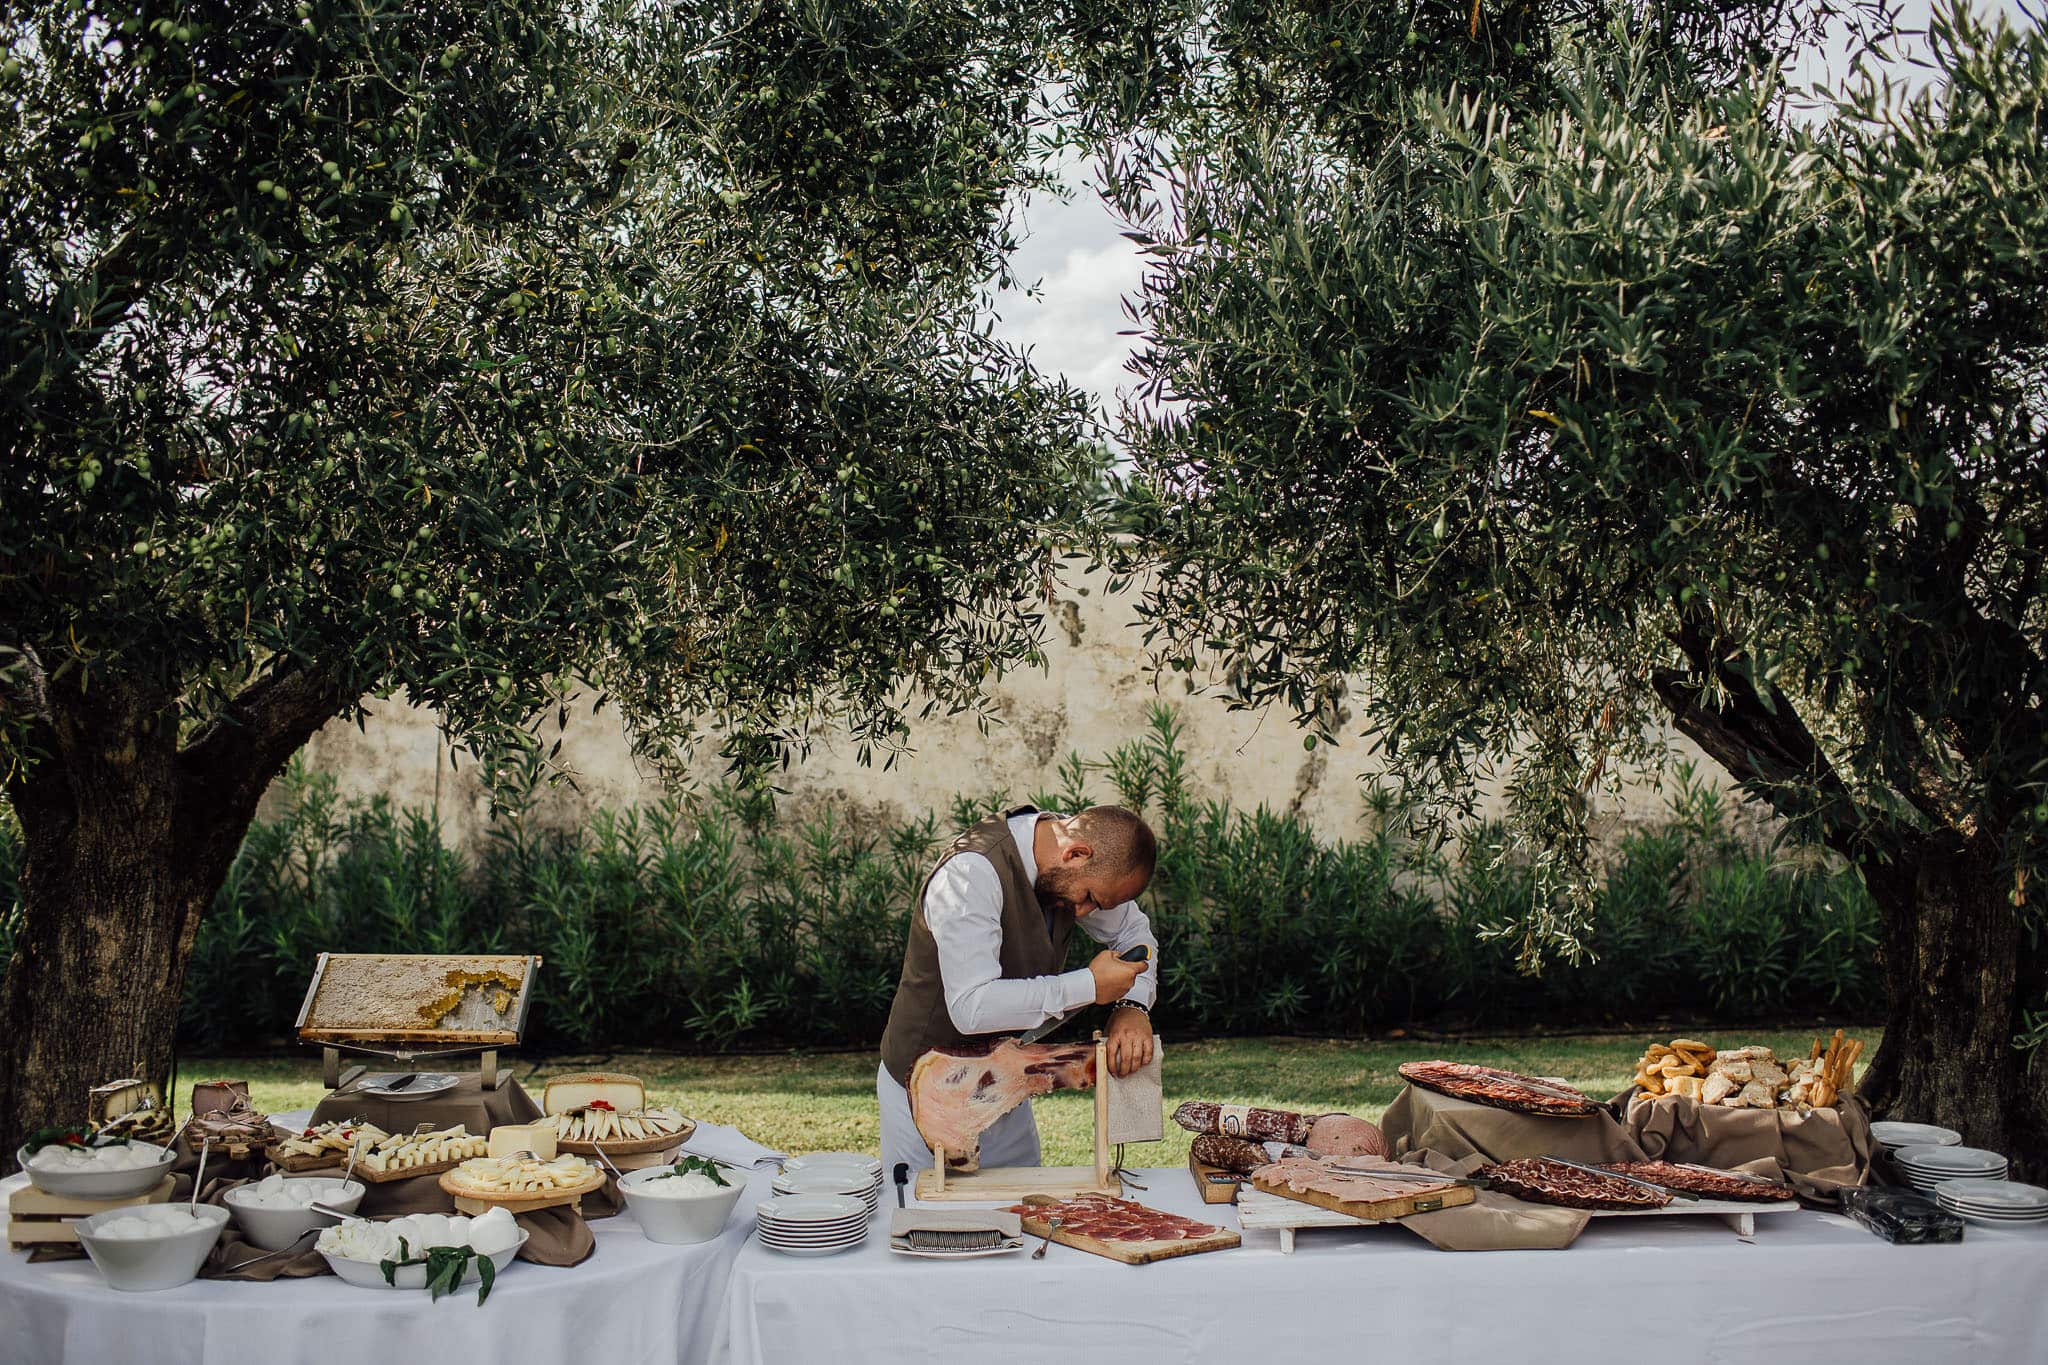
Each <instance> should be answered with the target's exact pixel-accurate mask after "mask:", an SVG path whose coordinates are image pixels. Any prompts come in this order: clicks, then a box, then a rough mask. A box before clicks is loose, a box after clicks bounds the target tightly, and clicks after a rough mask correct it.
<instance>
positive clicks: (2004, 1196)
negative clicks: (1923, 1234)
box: [1934, 1180, 2048, 1224]
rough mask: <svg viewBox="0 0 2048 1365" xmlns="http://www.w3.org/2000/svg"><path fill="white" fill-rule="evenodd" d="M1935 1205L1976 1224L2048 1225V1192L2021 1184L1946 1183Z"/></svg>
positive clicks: (1937, 1190) (1936, 1195) (1936, 1192)
mask: <svg viewBox="0 0 2048 1365" xmlns="http://www.w3.org/2000/svg"><path fill="white" fill-rule="evenodd" d="M1934 1202H1935V1203H1937V1204H1939V1205H1941V1206H1942V1207H1943V1208H1945V1209H1947V1210H1948V1211H1949V1212H1950V1213H1953V1214H1955V1215H1956V1216H1957V1217H1959V1218H1967V1219H1969V1220H1970V1221H1971V1222H1973V1223H1984V1224H1997V1223H2048V1190H2044V1189H2042V1188H2041V1187H2040V1186H2039V1185H2022V1184H2020V1182H2019V1181H2017V1180H1944V1181H1942V1182H1941V1183H1940V1184H1939V1185H1936V1186H1935V1187H1934Z"/></svg>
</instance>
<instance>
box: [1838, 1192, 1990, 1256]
mask: <svg viewBox="0 0 2048 1365" xmlns="http://www.w3.org/2000/svg"><path fill="white" fill-rule="evenodd" d="M1842 1211H1843V1212H1844V1213H1846V1214H1848V1215H1849V1216H1850V1217H1851V1218H1854V1219H1855V1220H1856V1221H1857V1222H1859V1223H1861V1224H1863V1226H1864V1227H1867V1228H1869V1229H1870V1230H1871V1231H1872V1232H1874V1233H1876V1234H1877V1235H1878V1236H1880V1237H1882V1238H1884V1239H1885V1240H1886V1241H1887V1242H1890V1243H1892V1244H1893V1245H1894V1246H1922V1245H1927V1244H1931V1243H1936V1242H1960V1241H1962V1240H1963V1220H1962V1219H1960V1218H1958V1217H1956V1216H1955V1215H1954V1214H1952V1213H1949V1212H1948V1211H1946V1210H1945V1209H1943V1208H1942V1207H1941V1206H1940V1205H1939V1204H1937V1203H1935V1202H1934V1201H1933V1200H1932V1199H1929V1198H1928V1197H1927V1196H1926V1195H1924V1194H1920V1193H1918V1192H1917V1191H1914V1190H1885V1189H1859V1190H1844V1191H1843V1192H1842Z"/></svg>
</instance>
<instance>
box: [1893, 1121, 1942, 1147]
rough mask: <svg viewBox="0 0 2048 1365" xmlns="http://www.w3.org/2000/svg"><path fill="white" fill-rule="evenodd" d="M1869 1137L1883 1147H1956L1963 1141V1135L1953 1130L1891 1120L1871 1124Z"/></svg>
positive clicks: (1939, 1126) (1930, 1124) (1926, 1124)
mask: <svg viewBox="0 0 2048 1365" xmlns="http://www.w3.org/2000/svg"><path fill="white" fill-rule="evenodd" d="M1870 1135H1871V1136H1872V1137H1873V1138H1876V1139H1877V1141H1878V1143H1879V1145H1880V1146H1884V1147H1958V1146H1961V1145H1962V1141H1963V1135H1962V1134H1961V1133H1958V1132H1957V1131H1956V1130H1955V1129H1953V1128H1943V1127H1942V1126H1941V1125H1939V1124H1935V1123H1900V1122H1897V1121H1891V1120H1888V1121H1886V1122H1883V1123H1873V1124H1871V1125H1870Z"/></svg>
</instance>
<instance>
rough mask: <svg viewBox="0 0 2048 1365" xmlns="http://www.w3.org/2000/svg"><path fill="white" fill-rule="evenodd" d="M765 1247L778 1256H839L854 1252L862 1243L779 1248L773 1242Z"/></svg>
mask: <svg viewBox="0 0 2048 1365" xmlns="http://www.w3.org/2000/svg"><path fill="white" fill-rule="evenodd" d="M764 1245H765V1246H766V1247H767V1248H768V1249H769V1250H770V1251H772V1252H774V1253H775V1254H776V1255H778V1256H838V1255H841V1254H843V1253H845V1252H849V1251H851V1250H853V1249H854V1248H855V1247H857V1246H859V1245H860V1243H859V1242H848V1243H847V1244H846V1245H844V1246H829V1247H785V1246H777V1245H775V1244H774V1243H773V1242H767V1243H764Z"/></svg>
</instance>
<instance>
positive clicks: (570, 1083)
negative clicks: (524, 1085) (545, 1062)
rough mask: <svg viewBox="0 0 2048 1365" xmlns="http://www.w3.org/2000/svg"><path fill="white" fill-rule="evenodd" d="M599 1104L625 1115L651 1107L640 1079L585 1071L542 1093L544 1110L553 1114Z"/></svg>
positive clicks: (557, 1080)
mask: <svg viewBox="0 0 2048 1365" xmlns="http://www.w3.org/2000/svg"><path fill="white" fill-rule="evenodd" d="M598 1103H602V1104H608V1105H610V1106H611V1107H612V1109H613V1110H615V1111H616V1112H618V1113H622V1114H623V1113H627V1112H629V1111H631V1110H634V1109H643V1108H645V1107H646V1105H647V1087H646V1086H644V1085H642V1084H640V1078H639V1077H638V1076H619V1075H606V1074H605V1073H604V1072H602V1071H582V1072H578V1073H577V1074H575V1075H573V1076H557V1077H555V1079H553V1080H551V1081H549V1082H548V1084H547V1089H545V1090H543V1091H542V1092H541V1102H540V1107H541V1108H542V1109H544V1110H546V1111H547V1112H548V1113H550V1114H566V1113H568V1112H569V1111H570V1110H572V1109H587V1108H589V1107H590V1106H591V1105H592V1104H598Z"/></svg>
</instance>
